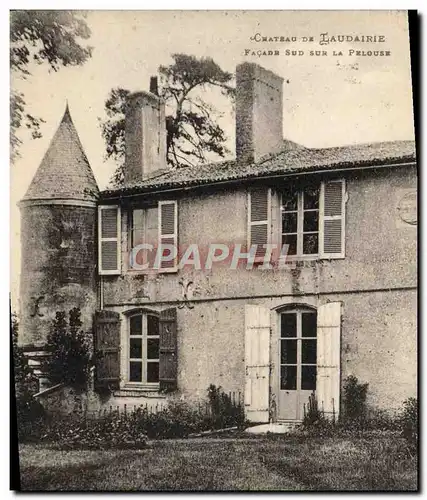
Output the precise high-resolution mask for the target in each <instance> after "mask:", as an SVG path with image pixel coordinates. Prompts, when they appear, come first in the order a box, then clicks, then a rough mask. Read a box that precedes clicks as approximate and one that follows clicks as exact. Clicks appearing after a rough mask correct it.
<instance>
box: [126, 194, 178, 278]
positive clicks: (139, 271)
mask: <svg viewBox="0 0 427 500" xmlns="http://www.w3.org/2000/svg"><path fill="white" fill-rule="evenodd" d="M170 204H174V206H175V208H174V229H175V233H174V234H173V235H165V234H162V232H161V223H162V222H161V220H162V219H161V217H162V215H161V214H162V205H170ZM148 209H155V210H156V211H157V228H156V233H157V240H156V245H157V246H156V247H155V250H156V252H157V250H158V248H159V246H160V244H161V241H162V239H165V238H167V237H169V238H171V237H174V239H175V244H176V245H177V246H178V200H158V201H156V202H153V203H145V204H141V205H138V204H135V205H133V206H131V207H129V209H128V219H127V220H128V228H127V241H128V243H127V248H128V255H129V257H130V253H131V251H132V247H133V235H134V232H135V229H134V224H133V217H134V215H133V214H134V211H135V210H142V211H143V221H144V222H143V236H144V239H145V235H146V217H147V210H148ZM178 257H179V256H178V255H177V257H176V258H175V265H174V266H173V267H159V268H158V269H157V268H154V267H150V266H149V267H148V268H147V269H133V268H131V267H130V263H129V261H128V262H127V271H128V272H130V273H132V274H134V273H135V274H149V273H162V274H163V273H176V272H177V271H178Z"/></svg>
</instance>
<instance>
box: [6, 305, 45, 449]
mask: <svg viewBox="0 0 427 500" xmlns="http://www.w3.org/2000/svg"><path fill="white" fill-rule="evenodd" d="M18 333H19V322H18V318H17V316H16V314H12V317H11V334H12V351H13V370H14V376H15V404H16V423H17V431H18V440H19V441H20V442H23V441H26V440H28V439H30V438H31V437H36V436H37V435H38V432H39V431H40V429H41V427H42V424H43V419H44V411H43V407H42V405H41V404H40V403H39V402H38V401H36V400H35V399H34V397H33V396H34V394H35V393H36V392H37V390H38V381H37V378H36V377H35V376H34V374H33V372H32V370H31V368H30V367H29V365H28V359H27V357H26V356H25V353H24V351H23V349H22V347H20V346H19V345H18Z"/></svg>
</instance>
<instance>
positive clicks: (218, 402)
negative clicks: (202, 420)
mask: <svg viewBox="0 0 427 500" xmlns="http://www.w3.org/2000/svg"><path fill="white" fill-rule="evenodd" d="M208 399H209V404H210V408H211V414H212V416H213V426H214V428H215V429H225V428H226V427H231V426H237V427H242V426H243V425H244V423H245V413H244V408H243V406H242V404H241V402H240V401H238V402H237V404H236V403H235V402H234V401H232V399H231V397H230V396H229V395H228V394H226V393H225V392H224V391H223V390H222V388H221V387H216V386H215V385H213V384H211V385H210V386H209V388H208Z"/></svg>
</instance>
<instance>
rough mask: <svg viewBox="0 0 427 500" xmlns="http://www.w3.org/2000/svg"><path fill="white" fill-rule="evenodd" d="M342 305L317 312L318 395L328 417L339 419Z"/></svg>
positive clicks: (329, 304) (339, 303)
mask: <svg viewBox="0 0 427 500" xmlns="http://www.w3.org/2000/svg"><path fill="white" fill-rule="evenodd" d="M340 346H341V302H329V303H328V304H324V305H322V306H320V307H319V308H318V310H317V381H316V396H317V401H318V404H319V408H320V409H322V408H323V411H324V413H325V417H327V418H333V416H335V419H337V418H338V415H339V408H340V377H341V368H340V359H341V347H340Z"/></svg>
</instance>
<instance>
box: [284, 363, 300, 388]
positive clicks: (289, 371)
mask: <svg viewBox="0 0 427 500" xmlns="http://www.w3.org/2000/svg"><path fill="white" fill-rule="evenodd" d="M296 388H297V367H296V366H281V367H280V389H281V390H282V391H284V390H288V391H294V390H295V389H296Z"/></svg>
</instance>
